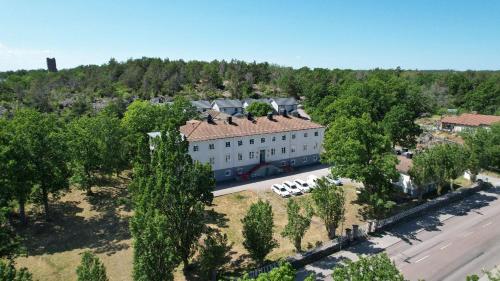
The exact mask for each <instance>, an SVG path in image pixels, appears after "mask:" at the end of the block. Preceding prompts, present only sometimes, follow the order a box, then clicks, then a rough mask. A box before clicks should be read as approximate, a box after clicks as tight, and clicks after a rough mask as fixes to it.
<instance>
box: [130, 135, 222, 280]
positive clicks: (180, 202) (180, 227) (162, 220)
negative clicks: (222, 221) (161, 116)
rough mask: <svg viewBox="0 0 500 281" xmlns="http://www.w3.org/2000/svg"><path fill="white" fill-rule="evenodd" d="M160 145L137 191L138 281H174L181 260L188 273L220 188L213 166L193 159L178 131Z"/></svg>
mask: <svg viewBox="0 0 500 281" xmlns="http://www.w3.org/2000/svg"><path fill="white" fill-rule="evenodd" d="M156 141H157V143H156V145H155V150H154V153H153V157H152V161H151V163H150V167H149V168H147V169H145V171H146V172H144V173H141V174H139V175H138V176H137V178H135V179H134V181H135V183H134V185H133V186H134V190H132V191H133V193H135V194H134V201H135V205H136V214H135V215H134V219H133V220H132V223H131V230H132V235H133V236H134V278H135V280H164V279H167V280H169V279H170V278H171V270H173V268H175V266H176V265H177V264H178V262H179V261H182V262H183V264H184V268H185V269H187V268H188V265H189V258H190V257H191V256H192V255H193V254H194V252H195V250H196V246H197V242H198V239H199V238H200V237H201V235H202V233H203V232H204V230H205V228H206V227H205V206H206V205H208V204H210V203H211V202H212V200H213V194H212V191H213V190H214V188H215V180H214V178H213V173H212V170H211V167H210V165H208V164H201V163H199V162H194V161H193V160H192V159H191V157H190V156H189V154H188V143H187V141H186V140H185V139H183V138H182V136H181V134H180V133H179V131H178V129H176V128H175V127H169V128H167V129H166V130H165V131H163V132H162V133H161V137H159V138H157V140H156ZM160 248H161V250H158V249H160ZM156 271H160V274H158V273H156ZM151 278H153V279H151ZM162 278H163V279H162Z"/></svg>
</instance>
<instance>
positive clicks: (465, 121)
mask: <svg viewBox="0 0 500 281" xmlns="http://www.w3.org/2000/svg"><path fill="white" fill-rule="evenodd" d="M494 123H500V116H495V115H483V114H474V113H465V114H462V115H460V116H446V117H444V118H443V119H441V121H440V129H441V130H445V131H452V132H462V131H465V130H471V129H475V128H481V127H483V128H488V127H490V126H491V125H493V124H494Z"/></svg>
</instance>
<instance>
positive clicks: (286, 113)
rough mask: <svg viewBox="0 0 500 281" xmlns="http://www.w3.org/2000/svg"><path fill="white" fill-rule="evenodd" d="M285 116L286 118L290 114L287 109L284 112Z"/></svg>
mask: <svg viewBox="0 0 500 281" xmlns="http://www.w3.org/2000/svg"><path fill="white" fill-rule="evenodd" d="M283 116H284V117H288V112H287V111H286V109H285V110H283Z"/></svg>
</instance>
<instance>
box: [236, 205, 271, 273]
mask: <svg viewBox="0 0 500 281" xmlns="http://www.w3.org/2000/svg"><path fill="white" fill-rule="evenodd" d="M241 222H242V223H243V238H244V241H243V246H244V247H245V249H247V251H248V252H249V253H250V256H251V257H252V258H253V259H254V260H255V261H257V262H258V263H259V264H262V262H263V261H264V259H265V257H266V256H267V254H269V253H270V252H271V251H272V250H273V249H274V248H276V247H277V246H278V242H277V241H276V240H275V239H274V238H273V227H274V216H273V210H272V207H271V204H270V203H269V202H264V201H262V200H259V201H257V202H256V203H253V204H252V205H251V206H250V209H249V210H248V212H247V214H246V216H245V217H244V218H243V220H241Z"/></svg>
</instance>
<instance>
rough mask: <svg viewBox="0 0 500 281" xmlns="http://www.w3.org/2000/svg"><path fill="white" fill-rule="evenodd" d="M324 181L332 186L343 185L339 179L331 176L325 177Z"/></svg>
mask: <svg viewBox="0 0 500 281" xmlns="http://www.w3.org/2000/svg"><path fill="white" fill-rule="evenodd" d="M325 178H326V180H327V181H328V182H329V183H331V184H334V185H343V183H342V181H341V180H340V179H339V178H334V177H332V176H331V175H329V176H326V177H325Z"/></svg>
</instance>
